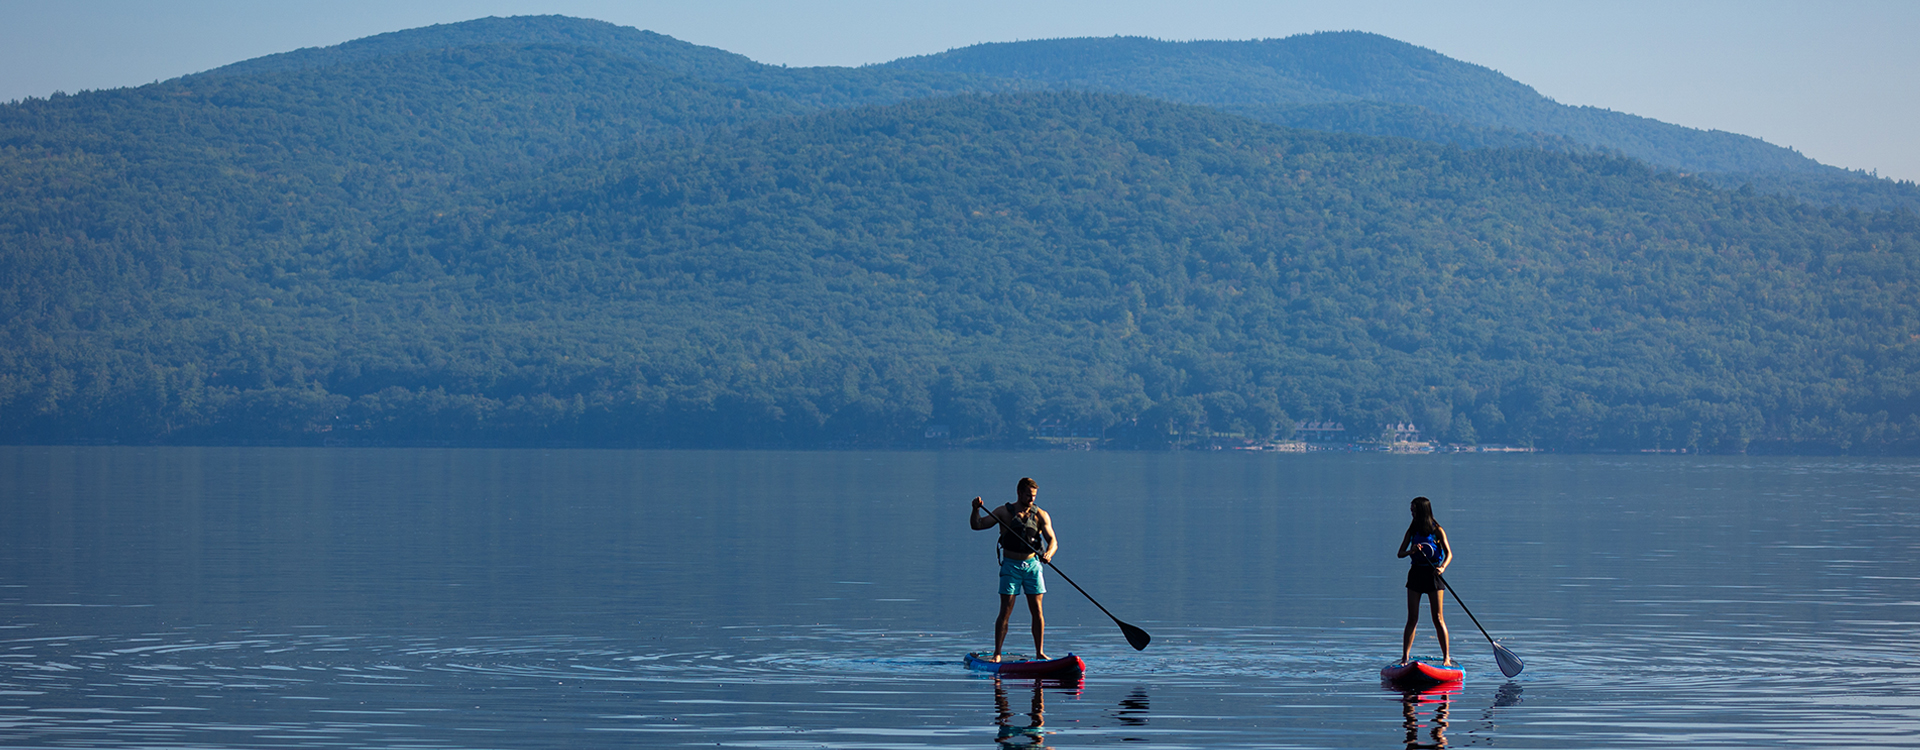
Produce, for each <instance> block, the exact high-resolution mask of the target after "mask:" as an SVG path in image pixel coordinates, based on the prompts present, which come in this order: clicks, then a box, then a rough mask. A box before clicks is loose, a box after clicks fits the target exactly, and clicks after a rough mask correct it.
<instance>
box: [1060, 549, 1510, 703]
mask: <svg viewBox="0 0 1920 750" xmlns="http://www.w3.org/2000/svg"><path fill="white" fill-rule="evenodd" d="M1062 577H1063V578H1064V577H1065V576H1062ZM1433 577H1435V578H1438V579H1440V585H1442V586H1445V587H1447V593H1450V594H1453V602H1454V603H1455V604H1458V605H1460V609H1461V611H1464V612H1466V613H1467V619H1469V620H1472V621H1473V626H1474V627H1476V628H1480V635H1483V636H1486V639H1487V642H1488V643H1491V644H1493V660H1494V661H1495V662H1498V663H1499V664H1500V674H1503V675H1506V676H1508V677H1512V676H1514V675H1517V674H1520V670H1522V669H1526V668H1527V663H1526V662H1523V661H1520V657H1518V656H1514V655H1513V652H1512V651H1508V650H1507V647H1506V646H1502V645H1500V644H1499V643H1498V642H1496V641H1494V640H1493V636H1490V635H1487V629H1486V628H1481V627H1480V619H1479V618H1477V617H1474V616H1473V610H1471V609H1467V603H1466V602H1463V601H1460V593H1459V592H1457V591H1454V590H1453V584H1450V583H1447V579H1446V577H1445V576H1442V575H1440V573H1439V572H1438V571H1435V572H1434V574H1433Z"/></svg>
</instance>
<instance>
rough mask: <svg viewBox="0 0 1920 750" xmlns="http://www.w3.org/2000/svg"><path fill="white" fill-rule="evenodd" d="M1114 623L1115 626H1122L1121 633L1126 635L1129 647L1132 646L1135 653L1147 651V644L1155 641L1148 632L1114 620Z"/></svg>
mask: <svg viewBox="0 0 1920 750" xmlns="http://www.w3.org/2000/svg"><path fill="white" fill-rule="evenodd" d="M1113 622H1114V624H1116V625H1119V626H1120V632H1122V633H1125V634H1126V636H1127V645H1129V646H1132V647H1133V650H1135V651H1145V650H1147V643H1148V642H1150V641H1152V640H1153V636H1150V635H1147V631H1145V630H1141V629H1139V628H1136V627H1134V626H1132V625H1128V624H1126V623H1124V622H1121V621H1119V620H1114V621H1113Z"/></svg>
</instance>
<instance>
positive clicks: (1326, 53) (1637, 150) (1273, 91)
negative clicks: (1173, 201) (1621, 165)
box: [885, 31, 1823, 172]
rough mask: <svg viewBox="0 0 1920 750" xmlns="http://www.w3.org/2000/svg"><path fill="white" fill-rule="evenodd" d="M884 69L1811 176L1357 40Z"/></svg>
mask: <svg viewBox="0 0 1920 750" xmlns="http://www.w3.org/2000/svg"><path fill="white" fill-rule="evenodd" d="M885 67H895V68H905V69H912V70H938V71H946V72H953V73H970V74H978V75H989V76H996V77H1002V78H1014V79H1021V80H1035V81H1045V82H1048V83H1052V84H1057V85H1065V86H1069V87H1073V88H1088V89H1096V90H1109V91H1121V92H1127V93H1134V94H1143V95H1146V96H1152V97H1155V98H1159V99H1166V100H1168V101H1176V102H1183V103H1188V104H1202V105H1206V106H1212V107H1221V108H1235V109H1238V110H1239V111H1251V112H1257V111H1258V109H1257V108H1259V107H1270V106H1274V105H1279V104H1320V103H1327V102H1354V101H1372V102H1385V103H1394V104H1402V105H1412V106H1417V107H1422V108H1425V109H1428V110H1431V111H1433V112H1436V113H1439V114H1441V115H1444V116H1447V117H1451V118H1455V119H1458V120H1460V121H1462V122H1466V123H1472V124H1474V125H1478V126H1481V127H1489V128H1500V129H1507V130H1514V131H1520V132H1538V133H1544V134H1549V135H1557V136H1564V137H1567V138H1570V139H1572V140H1574V141H1575V142H1578V143H1583V144H1587V145H1591V146H1598V147H1601V148H1606V149H1610V150H1613V151H1617V152H1619V153H1622V154H1626V155H1628V156H1632V157H1634V158H1638V159H1642V160H1645V161H1647V162H1648V163H1651V164H1654V165H1657V166H1662V167H1672V168H1677V169H1684V170H1688V171H1716V172H1719V171H1744V172H1767V171H1781V172H1793V171H1817V170H1820V169H1822V168H1823V167H1822V166H1821V165H1820V164H1819V163H1818V162H1815V161H1814V160H1812V159H1809V158H1807V157H1805V156H1803V155H1801V154H1799V153H1798V152H1795V151H1793V150H1792V149H1787V148H1782V147H1780V146H1774V145H1771V144H1768V143H1766V142H1764V141H1761V140H1759V139H1757V138H1752V137H1749V136H1743V135H1737V134H1734V133H1727V132H1722V131H1717V130H1716V131H1700V130H1694V129H1692V128H1685V127H1681V126H1678V125H1670V124H1667V123H1663V122H1660V121H1658V120H1651V119H1647V118H1643V117H1635V116H1633V115H1629V114H1625V113H1620V112H1613V111H1610V110H1605V109H1598V108H1595V107H1569V106H1566V105H1563V104H1559V103H1557V102H1554V101H1553V100H1551V99H1548V98H1546V97H1544V96H1541V95H1540V94H1539V93H1538V92H1536V91H1534V89H1533V88H1532V87H1530V86H1527V85H1525V84H1522V83H1520V82H1518V81H1515V80H1513V79H1511V78H1508V77H1506V76H1504V75H1501V74H1499V73H1497V72H1495V71H1493V70H1491V69H1488V68H1485V67H1481V66H1479V65H1473V64H1471V63H1466V62H1461V61H1459V60H1455V59H1453V58H1450V57H1447V56H1445V55H1441V54H1439V53H1437V52H1434V51H1432V50H1429V49H1426V48H1424V47H1417V46H1414V45H1411V44H1407V43H1405V42H1400V41H1396V40H1393V39H1390V38H1387V37H1384V36H1380V35H1378V34H1369V33H1365V32H1358V31H1341V32H1318V33H1312V34H1302V35H1299V36H1292V37H1286V38H1284V39H1260V40H1254V41H1244V42H1239V41H1233V42H1229V41H1194V42H1167V41H1160V40H1154V39H1145V38H1138V37H1112V38H1105V39H1088V38H1082V39H1057V40H1048V41H1032V42H1003V43H993V44H980V45H975V46H971V47H964V48H961V49H956V50H951V51H948V52H944V53H940V54H936V55H924V56H919V57H909V58H904V59H900V60H895V61H893V62H890V63H886V64H885Z"/></svg>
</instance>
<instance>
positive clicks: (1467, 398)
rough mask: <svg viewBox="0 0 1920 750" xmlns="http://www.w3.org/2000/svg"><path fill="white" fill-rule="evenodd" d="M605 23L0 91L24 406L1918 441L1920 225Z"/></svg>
mask: <svg viewBox="0 0 1920 750" xmlns="http://www.w3.org/2000/svg"><path fill="white" fill-rule="evenodd" d="M795 108H799V109H806V108H808V105H806V104H804V103H800V102H796V101H794V100H792V99H785V98H782V97H780V96H777V95H774V94H771V93H769V92H766V91H761V90H755V89H747V88H741V87H728V86H724V85H719V84H715V83H712V82H711V81H706V80H701V79H698V78H697V77H689V76H685V75H682V74H680V73H677V72H675V71H671V70H667V69H664V68H662V67H659V66H655V65H647V64H643V63H641V62H639V61H636V60H634V59H633V58H631V57H629V56H622V55H616V54H611V53H608V52H606V51H605V50H603V49H598V48H594V47H591V46H564V45H562V46H555V45H535V46H527V47H513V46H511V45H485V46H481V47H474V48H465V49H426V50H411V51H407V52H405V53H404V54H399V55H395V56H369V57H366V58H364V59H356V60H350V61H342V62H339V63H338V64H329V65H327V66H320V67H312V66H285V67H283V68H281V69H277V70H274V71H270V72H259V73H249V74H245V75H231V76H207V77H200V78H190V79H183V80H180V81H174V82H169V83H167V84H162V85H157V86H152V87H142V88H140V89H134V90H129V91H117V92H99V93H93V94H86V95H82V96H76V97H65V98H60V99H55V100H50V101H31V102H26V103H22V104H19V105H13V106H10V107H4V108H0V190H4V191H5V195H4V198H5V200H3V201H0V316H3V317H4V320H5V324H4V325H5V328H4V331H3V332H0V335H3V336H4V338H0V357H3V358H4V359H0V433H3V434H0V438H4V439H6V440H10V441H47V440H123V441H186V442H209V441H210V442H222V441H232V440H241V439H247V440H282V441H289V442H320V441H323V440H345V441H348V442H360V441H379V440H385V441H403V440H419V439H426V440H458V441H475V442H507V443H512V442H547V441H573V442H581V443H591V444H646V445H728V446H742V445H803V446H820V445H846V444H855V445H902V444H908V445H912V444H921V443H923V442H924V438H923V435H924V434H925V431H926V428H927V427H928V426H930V425H942V426H946V427H948V428H949V430H950V434H951V435H952V436H953V439H954V440H956V441H960V442H963V443H978V444H1005V443H1017V442H1019V441H1021V440H1023V439H1026V438H1028V437H1030V436H1033V435H1035V434H1040V433H1077V434H1092V435H1104V436H1105V437H1106V438H1107V439H1108V440H1109V441H1110V444H1113V445H1125V446H1141V447H1150V446H1164V445H1170V444H1173V445H1193V444H1202V443H1206V442H1209V441H1212V440H1217V439H1219V437H1220V435H1221V434H1223V433H1230V434H1233V435H1235V436H1238V437H1241V438H1245V439H1259V438H1267V437H1275V436H1285V435H1287V434H1288V433H1289V431H1290V430H1291V429H1292V427H1293V425H1294V423H1295V422H1296V421H1299V420H1326V419H1331V420H1338V421H1341V422H1344V423H1346V424H1347V425H1348V426H1349V428H1350V429H1351V430H1352V431H1354V432H1356V433H1364V432H1366V431H1368V430H1371V429H1374V428H1377V427H1379V426H1382V425H1385V424H1390V423H1395V422H1402V421H1413V422H1417V423H1419V424H1420V425H1421V426H1422V427H1424V428H1426V429H1427V430H1428V431H1429V433H1430V434H1432V435H1434V436H1436V437H1440V438H1443V439H1448V440H1454V441H1461V442H1473V441H1506V442H1516V443H1528V444H1536V445H1541V446H1546V447H1553V448H1558V449H1570V450H1584V449H1634V448H1648V447H1688V448H1695V449H1701V450H1816V451H1824V450H1840V449H1845V450H1857V451H1903V452H1905V451H1912V450H1914V449H1915V448H1916V447H1920V416H1917V415H1920V398H1917V397H1916V393H1915V388H1916V386H1917V385H1920V382H1916V376H1915V373H1916V372H1920V368H1917V367H1916V365H1917V364H1920V362H1916V361H1915V355H1916V352H1917V351H1920V349H1916V347H1920V310H1916V309H1915V305H1916V302H1915V298H1914V295H1913V294H1912V290H1911V288H1910V285H1911V283H1912V281H1913V280H1914V278H1915V271H1916V270H1917V269H1916V268H1915V263H1916V262H1917V259H1920V245H1917V244H1916V230H1917V229H1920V227H1916V221H1915V218H1914V216H1913V215H1912V214H1906V213H1880V214H1863V213H1858V212H1845V211H1837V210H1829V209H1817V208H1811V207H1807V206H1805V205H1800V204H1796V203H1794V202H1792V201H1787V200H1784V199H1778V198H1771V197H1765V196H1757V195H1751V194H1742V193H1733V192H1727V191H1724V190H1720V189H1717V188H1715V187H1714V186H1712V185H1711V184H1708V183H1706V182H1703V181H1699V180H1694V179H1688V178H1684V177H1680V176H1678V175H1675V174H1671V173H1664V172H1660V171H1658V170H1655V169H1653V168H1651V167H1648V166H1646V165H1644V164H1642V163H1639V162H1635V161H1632V160H1628V159H1624V158H1619V157H1613V156H1605V155H1591V154H1588V155H1569V154H1561V153H1551V152H1547V151H1542V150H1528V149H1477V150H1476V149H1462V148H1457V147H1446V146H1440V145H1433V144H1428V143H1422V142H1418V141H1412V140H1406V139H1399V138H1375V137H1366V136H1357V135H1340V134H1329V133H1324V132H1312V131H1304V130H1297V129H1285V128H1280V127H1275V126H1271V125H1266V124H1261V123H1257V122H1254V121H1252V120H1248V119H1245V118H1241V117H1237V116H1233V115H1230V114H1225V113H1221V112H1218V111H1215V110H1209V109H1204V108H1196V107H1188V106H1179V105H1173V104H1167V103H1164V102H1157V101H1153V100H1149V99H1142V98H1137V97H1130V96H1117V95H1110V94H1075V93H1024V94H1001V95H990V96H961V97H944V98H933V99H918V100H911V101H905V102H903V103H899V104H893V105H890V106H884V107H867V108H860V109H852V110H834V111H826V112H816V113H814V114H794V110H795Z"/></svg>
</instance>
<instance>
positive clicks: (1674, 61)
mask: <svg viewBox="0 0 1920 750" xmlns="http://www.w3.org/2000/svg"><path fill="white" fill-rule="evenodd" d="M541 13H557V14H562V15H569V16H578V17H582V18H597V19H600V20H603V21H610V22H613V23H617V24H620V25H623V26H634V27H638V28H642V29H648V30H652V31H657V32H660V33H662V34H667V35H669V36H673V37H676V38H679V39H683V40H686V41H689V42H693V43H696V44H703V45H708V46H713V47H719V48H721V49H725V50H729V51H732V52H738V53H740V54H743V55H746V56H748V57H751V58H753V59H755V60H759V61H761V62H767V63H784V64H787V65H798V66H806V65H860V64H865V63H874V62H884V61H886V60H891V59H894V58H897V57H904V56H907V55H916V54H924V53H929V52H939V51H942V50H946V49H949V48H952V47H961V46H966V45H968V44H973V43H977V42H990V41H1014V40H1021V39H1045V38H1056V37H1073V36H1112V35H1116V34H1123V35H1134V36H1148V37H1155V38H1160V39H1173V40H1185V39H1259V38H1269V37H1284V36H1291V35H1293V34H1300V33H1305V32H1309V31H1323V30H1347V29H1357V30H1361V31H1371V32H1374V33H1378V34H1384V35H1386V36H1390V37H1393V38H1395V39H1399V40H1402V41H1406V42H1411V43H1413V44H1418V45H1420V46H1423V47H1428V48H1430V49H1433V50H1436V51H1438V52H1440V53H1442V54H1445V55H1448V56H1450V57H1454V58H1457V59H1460V60H1465V61H1467V62H1471V63H1477V64H1480V65H1484V66H1487V67H1489V68H1493V69H1494V70H1498V71H1500V72H1502V73H1505V74H1506V75H1508V76H1510V77H1512V78H1514V79H1516V80H1519V81H1520V82H1522V83H1526V84H1528V85H1531V86H1533V87H1534V88H1535V89H1536V90H1538V91H1539V92H1540V93H1542V94H1546V95H1547V96H1551V97H1553V98H1554V99H1556V100H1558V101H1560V102H1563V103H1567V104H1586V105H1593V106H1598V107H1606V108H1609V109H1614V110H1619V111H1622V112H1631V113H1633V114H1637V115H1642V116H1646V117H1652V118H1655V119H1659V120H1665V121H1667V122H1671V123H1677V124H1680V125H1686V126H1689V127H1695V128H1703V129H1718V130H1728V131H1732V132H1736V133H1743V134H1746V135H1752V136H1757V137H1760V138H1764V139H1766V140H1767V141H1768V142H1770V143H1776V144H1781V145H1786V146H1792V147H1794V148H1797V149H1799V150H1800V151H1801V152H1803V153H1805V154H1807V155H1808V156H1812V157H1813V158H1815V159H1818V160H1820V161H1822V162H1825V163H1828V164H1834V165H1837V166H1843V167H1848V168H1852V169H1867V170H1878V171H1879V173H1880V174H1881V175H1882V176H1886V177H1895V178H1899V179H1906V180H1920V142H1917V141H1916V138H1915V137H1914V135H1913V133H1914V131H1915V130H1916V129H1920V128H1916V123H1920V1H1915V0H1858V1H1854V2H1849V1H1847V0H1820V1H1819V2H1781V1H1776V0H1742V1H1740V2H1732V1H1727V0H1692V1H1689V0H1662V1H1659V2H1640V1H1637V0H1636V1H1629V2H1612V1H1608V2H1588V3H1569V2H1455V3H1445V2H1433V1H1431V0H1428V1H1425V2H1322V3H1302V2H1252V1H1239V0H1186V1H1185V2H1135V1H1130V0H1105V1H1101V2H1095V1H1093V0H1071V1H1064V2H1046V1H1045V0H1023V1H1017V2H1009V1H1003V0H987V1H975V2H939V1H927V2H883V1H881V0H822V1H820V2H751V1H748V0H681V1H679V2H652V1H630V2H616V1H614V0H461V1H458V2H456V1H454V0H378V1H374V0H338V1H335V2H315V1H310V0H274V1H273V2H253V1H251V0H248V1H245V2H242V1H237V0H170V1H167V2H154V1H149V0H0V101H11V100H15V99H19V98H21V97H26V96H45V95H47V94H49V93H52V92H54V91H56V90H60V91H67V92H69V93H71V92H75V91H80V90H83V89H98V88H113V87H119V86H135V85H140V84H144V83H150V82H153V81H155V80H162V79H167V78H172V77H175V76H179V75H184V74H186V73H192V72H196V71H201V70H206V69H208V68H213V67H218V66H220V65H224V64H227V63H230V62H235V61H239V60H244V59H247V58H251V57H258V56H260V55H265V54H271V53H274V52H283V51H286V50H290V49H296V48H299V47H318V46H326V45H331V44H338V43H340V42H344V41H348V40H350V39H357V38H359V37H363V36H369V35H372V34H378V33H382V32H387V31H397V30H400V29H406V28H413V27H417V26H426V25H430V24H435V23H448V22H454V21H463V20H468V19H471V18H477V17H481V16H488V15H502V16H504V15H526V14H541Z"/></svg>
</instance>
